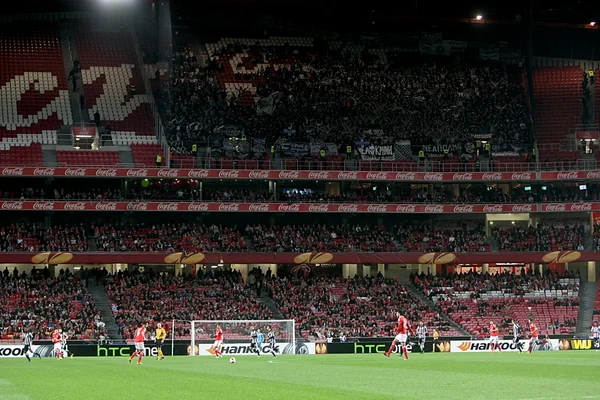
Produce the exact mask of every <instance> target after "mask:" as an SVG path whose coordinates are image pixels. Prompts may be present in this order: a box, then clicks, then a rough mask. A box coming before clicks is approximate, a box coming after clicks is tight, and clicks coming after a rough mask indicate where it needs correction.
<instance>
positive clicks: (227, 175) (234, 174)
mask: <svg viewBox="0 0 600 400" xmlns="http://www.w3.org/2000/svg"><path fill="white" fill-rule="evenodd" d="M239 177H240V171H239V170H235V169H231V170H227V171H224V170H221V171H219V178H223V179H237V178H239Z"/></svg>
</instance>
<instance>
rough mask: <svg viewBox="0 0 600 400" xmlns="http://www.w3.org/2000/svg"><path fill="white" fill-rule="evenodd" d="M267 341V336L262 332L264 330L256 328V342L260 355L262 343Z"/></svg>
mask: <svg viewBox="0 0 600 400" xmlns="http://www.w3.org/2000/svg"><path fill="white" fill-rule="evenodd" d="M264 341H265V336H264V335H263V334H262V332H261V331H260V329H257V330H256V344H257V346H256V347H257V350H258V356H259V357H260V352H261V350H262V344H263V342H264Z"/></svg>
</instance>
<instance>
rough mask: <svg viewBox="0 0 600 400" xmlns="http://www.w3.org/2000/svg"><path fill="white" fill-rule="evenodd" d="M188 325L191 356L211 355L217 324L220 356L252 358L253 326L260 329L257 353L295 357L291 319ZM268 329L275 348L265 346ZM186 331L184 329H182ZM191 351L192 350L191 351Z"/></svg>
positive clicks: (294, 340)
mask: <svg viewBox="0 0 600 400" xmlns="http://www.w3.org/2000/svg"><path fill="white" fill-rule="evenodd" d="M185 324H189V327H188V329H189V332H190V345H189V348H188V354H189V355H191V356H197V355H200V356H211V355H212V356H214V355H215V349H214V343H215V332H216V330H217V325H220V326H221V329H222V330H223V344H222V346H221V353H222V354H223V356H229V355H255V353H254V352H252V351H251V350H250V343H251V337H250V332H251V330H252V327H254V328H255V329H256V330H257V332H258V331H259V330H260V333H262V335H263V337H264V339H263V342H262V344H261V345H260V348H261V353H270V352H271V351H274V352H275V354H296V353H297V352H296V325H295V321H294V320H238V321H231V320H224V321H186V322H185ZM268 327H270V328H271V330H272V331H273V333H274V334H275V348H274V349H272V348H271V346H270V343H269V334H268ZM182 328H183V330H184V331H187V329H186V327H185V326H184V327H182ZM192 349H193V351H192Z"/></svg>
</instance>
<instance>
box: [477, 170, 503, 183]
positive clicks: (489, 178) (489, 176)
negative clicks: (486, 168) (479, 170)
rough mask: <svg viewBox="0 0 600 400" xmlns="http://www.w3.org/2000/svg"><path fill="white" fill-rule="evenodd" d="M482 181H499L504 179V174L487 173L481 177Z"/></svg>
mask: <svg viewBox="0 0 600 400" xmlns="http://www.w3.org/2000/svg"><path fill="white" fill-rule="evenodd" d="M481 179H483V180H484V181H499V180H501V179H502V174H501V173H500V172H486V173H484V174H483V175H481Z"/></svg>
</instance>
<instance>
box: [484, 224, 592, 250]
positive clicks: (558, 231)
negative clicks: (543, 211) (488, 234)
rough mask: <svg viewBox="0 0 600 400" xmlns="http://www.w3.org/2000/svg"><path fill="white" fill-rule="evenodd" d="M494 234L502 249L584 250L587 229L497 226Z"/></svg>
mask: <svg viewBox="0 0 600 400" xmlns="http://www.w3.org/2000/svg"><path fill="white" fill-rule="evenodd" d="M492 235H493V236H494V237H495V238H496V241H497V242H498V248H499V249H500V251H556V250H584V248H585V229H584V226H583V224H579V225H575V226H569V225H565V226H548V225H541V224H540V225H538V227H537V228H536V227H533V226H529V227H526V228H525V227H514V226H511V227H497V226H495V227H494V228H493V229H492Z"/></svg>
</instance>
